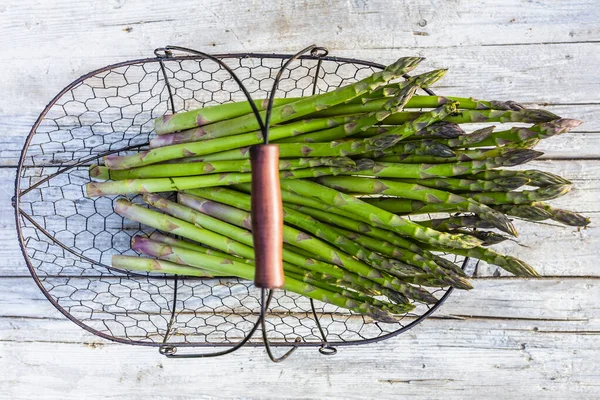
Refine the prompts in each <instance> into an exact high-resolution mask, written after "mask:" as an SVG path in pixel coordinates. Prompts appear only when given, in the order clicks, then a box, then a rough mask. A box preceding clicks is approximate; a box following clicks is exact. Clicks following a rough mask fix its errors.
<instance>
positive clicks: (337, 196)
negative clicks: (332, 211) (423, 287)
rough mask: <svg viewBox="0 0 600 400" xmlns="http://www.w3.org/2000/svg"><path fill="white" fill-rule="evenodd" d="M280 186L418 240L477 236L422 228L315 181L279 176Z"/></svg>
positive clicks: (469, 242) (467, 243) (450, 241)
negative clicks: (281, 177) (454, 234)
mask: <svg viewBox="0 0 600 400" xmlns="http://www.w3.org/2000/svg"><path fill="white" fill-rule="evenodd" d="M280 185H281V188H282V189H283V190H286V191H291V192H293V193H296V194H300V195H302V196H306V197H312V198H316V199H319V200H321V201H322V202H325V203H328V204H330V205H335V206H337V207H338V208H340V209H342V210H345V211H348V212H350V213H354V214H355V215H356V217H357V218H359V219H362V220H363V221H365V222H369V223H372V224H374V225H376V226H379V227H382V228H384V229H388V230H392V231H394V232H398V233H401V234H405V235H407V236H410V237H413V238H415V239H417V240H419V241H423V242H427V243H443V246H451V247H454V246H456V247H465V248H469V247H472V246H476V245H477V243H478V242H479V241H478V240H476V239H474V238H472V237H468V236H463V235H458V236H453V235H448V234H445V233H440V232H437V231H434V230H432V229H429V228H424V227H422V226H420V225H419V224H416V223H414V222H411V221H408V220H406V219H404V218H400V217H398V216H397V215H394V214H392V213H389V212H387V211H385V210H382V209H380V208H378V207H374V206H372V205H370V204H368V203H365V202H363V201H361V200H359V199H356V198H354V197H352V196H348V195H346V194H344V193H341V192H338V191H337V190H334V189H331V188H328V187H326V186H322V185H319V184H317V183H314V182H308V181H304V180H297V181H294V180H288V179H282V180H281V182H280Z"/></svg>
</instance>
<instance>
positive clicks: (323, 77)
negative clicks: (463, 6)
mask: <svg viewBox="0 0 600 400" xmlns="http://www.w3.org/2000/svg"><path fill="white" fill-rule="evenodd" d="M155 53H156V57H154V58H146V59H139V60H132V61H126V62H122V63H118V64H114V65H109V66H106V67H104V68H101V69H98V70H95V71H93V72H90V73H88V74H86V75H84V76H82V77H80V78H79V79H77V80H75V81H74V82H73V83H71V84H70V85H68V86H67V87H66V88H64V89H63V90H62V91H60V93H58V94H57V95H56V97H55V98H54V99H53V100H52V101H51V102H50V103H49V104H48V105H47V106H46V108H45V109H44V110H43V111H42V113H41V114H40V116H39V118H38V120H37V121H36V123H35V124H34V126H33V128H32V129H31V132H30V134H29V136H28V137H27V140H26V143H25V146H24V148H23V151H22V154H21V158H20V161H19V165H18V171H17V178H16V195H15V197H14V199H13V205H14V206H15V210H16V222H17V233H18V236H19V240H20V244H21V248H22V251H23V254H24V257H25V260H26V262H27V265H28V267H29V270H30V272H31V275H32V276H33V278H34V279H35V281H36V283H37V284H38V286H39V287H40V289H41V290H42V292H43V293H44V295H45V296H46V297H47V298H48V300H49V301H50V302H51V303H52V304H53V305H54V306H55V307H56V308H57V309H58V310H59V311H60V312H61V313H63V314H64V315H65V316H66V317H67V318H69V319H70V320H71V321H73V322H75V323H76V324H78V325H79V326H81V327H82V328H84V329H86V330H88V331H90V332H91V333H93V334H95V335H98V336H101V337H103V338H106V339H110V340H114V341H118V342H121V343H128V344H135V345H145V346H162V347H161V349H162V350H163V353H164V354H172V353H174V351H175V350H176V348H177V347H186V346H187V347H217V346H228V347H231V346H234V345H236V344H237V343H238V342H240V340H242V339H243V338H244V337H245V336H246V335H247V334H248V332H250V330H251V329H252V328H253V326H254V325H255V324H256V321H257V318H258V317H259V315H260V291H259V289H257V288H255V287H254V286H253V284H252V283H251V282H248V281H244V280H241V279H237V278H211V279H207V278H196V277H181V276H165V275H161V274H155V273H154V274H139V273H131V272H126V271H121V270H118V269H114V268H112V267H110V259H111V256H112V255H113V254H124V255H136V253H134V252H133V251H132V250H131V249H130V243H131V239H132V237H133V236H135V235H136V234H148V233H151V232H152V229H150V228H148V227H144V226H140V225H139V224H138V223H135V222H132V221H129V220H125V219H123V218H122V217H121V216H119V215H117V214H116V213H115V212H114V211H113V198H109V197H100V198H94V199H92V198H88V197H86V196H85V192H84V185H85V184H86V183H88V182H89V181H90V178H89V174H88V167H89V166H90V165H91V164H92V163H94V162H98V161H99V160H100V159H101V157H103V156H105V155H107V154H116V153H121V154H123V153H126V152H127V151H130V150H139V149H143V148H144V147H145V146H146V145H147V143H148V141H149V138H150V136H151V135H152V134H153V120H154V118H157V117H160V116H162V115H164V114H165V113H167V112H179V111H184V110H189V109H193V108H198V107H205V106H211V105H216V104H221V103H226V102H231V101H240V100H245V96H244V95H243V93H242V91H241V90H240V87H239V86H238V84H237V83H236V82H235V81H234V80H233V79H232V77H231V75H230V74H229V73H228V72H227V71H226V70H225V69H224V68H223V67H222V66H220V65H219V64H218V63H215V62H214V61H212V60H210V59H209V58H206V57H204V56H201V55H181V56H174V55H173V54H172V52H171V51H170V50H168V47H167V48H164V49H157V51H156V52H155ZM326 54H327V51H326V50H325V49H322V48H316V49H315V50H313V52H312V53H311V55H305V56H302V57H300V58H299V59H298V60H295V61H293V62H292V63H291V64H290V65H289V67H288V68H287V69H285V70H284V71H283V74H282V76H281V81H280V83H279V86H278V91H277V95H278V96H279V97H300V96H309V95H311V94H313V93H314V92H316V93H320V92H325V91H329V90H332V89H335V88H337V87H339V86H341V85H345V84H348V83H351V82H354V81H356V80H359V79H362V78H364V77H366V76H368V75H370V74H372V73H373V72H375V71H377V70H380V69H382V68H383V67H384V66H383V65H380V64H376V63H372V62H368V61H362V60H355V59H348V58H337V57H329V56H327V55H326ZM215 57H217V58H218V59H219V60H221V61H223V62H224V63H226V64H227V65H228V66H229V67H230V68H231V70H233V71H234V72H235V74H236V75H237V76H238V77H239V78H240V80H241V81H242V83H243V85H244V86H245V87H246V89H247V90H248V92H249V93H250V94H251V95H252V97H253V98H254V99H261V98H267V97H268V95H269V92H270V90H271V87H272V86H273V81H274V77H275V76H276V74H277V72H278V71H279V70H280V69H281V67H282V65H283V64H284V63H285V61H286V60H287V59H289V58H290V56H289V55H281V54H250V53H242V54H220V55H216V56H215ZM132 200H133V201H135V202H138V203H140V204H143V203H142V202H141V199H140V196H135V197H132ZM452 260H453V261H455V262H457V263H462V265H463V268H464V267H465V266H466V265H467V261H468V260H467V259H459V258H452ZM429 290H431V288H429ZM451 291H452V289H451V288H439V289H437V290H434V291H433V293H434V295H435V296H436V297H438V299H439V301H438V302H437V303H436V304H432V305H423V304H419V305H418V306H417V308H416V309H415V310H413V311H412V312H410V313H407V314H406V315H404V316H403V317H402V318H401V319H400V320H399V322H398V323H395V324H389V323H381V322H376V321H373V320H371V319H369V318H368V317H364V316H362V315H357V314H353V313H351V312H349V311H347V310H344V309H340V308H338V307H335V306H332V305H329V304H324V303H321V302H314V308H313V307H311V302H310V301H309V299H307V298H305V297H303V296H300V295H297V294H294V293H287V292H284V291H275V293H274V296H273V299H272V302H271V304H270V309H269V312H268V313H267V314H266V316H265V318H266V321H265V322H266V327H267V330H268V338H269V341H270V342H271V344H272V345H274V346H293V347H300V346H319V347H321V349H320V350H321V351H322V352H323V353H324V354H331V353H334V352H335V349H334V348H335V347H336V346H342V345H354V344H365V343H370V342H374V341H378V340H382V339H386V338H389V337H392V336H395V335H398V334H400V333H402V332H404V331H406V330H408V329H410V328H411V327H413V326H415V325H416V324H418V323H419V322H421V321H422V320H423V319H424V318H426V317H427V316H429V315H430V314H431V313H432V312H433V311H435V310H436V309H437V308H438V307H439V306H440V305H441V304H442V302H443V301H444V300H445V299H446V298H447V297H448V296H449V294H450V293H451ZM262 343H263V342H262V340H261V339H259V338H258V336H257V337H256V338H252V339H250V340H249V341H248V342H247V345H250V346H256V345H262Z"/></svg>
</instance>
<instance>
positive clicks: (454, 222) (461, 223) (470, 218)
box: [418, 215, 494, 232]
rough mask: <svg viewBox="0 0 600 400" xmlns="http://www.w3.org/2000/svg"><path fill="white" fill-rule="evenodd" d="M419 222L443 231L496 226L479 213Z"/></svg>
mask: <svg viewBox="0 0 600 400" xmlns="http://www.w3.org/2000/svg"><path fill="white" fill-rule="evenodd" d="M418 223H419V224H421V225H423V226H426V227H428V228H433V229H435V230H438V231H441V232H447V231H451V230H453V229H461V228H480V229H490V228H493V227H494V226H493V225H492V224H490V223H489V222H488V221H485V220H483V219H481V217H479V216H477V215H458V216H451V217H448V218H437V219H429V220H424V221H418Z"/></svg>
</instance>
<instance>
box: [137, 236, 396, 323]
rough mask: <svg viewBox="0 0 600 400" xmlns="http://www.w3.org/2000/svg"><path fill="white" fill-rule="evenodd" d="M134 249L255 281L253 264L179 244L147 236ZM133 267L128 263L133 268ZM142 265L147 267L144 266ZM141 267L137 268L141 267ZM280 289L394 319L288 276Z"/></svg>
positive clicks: (171, 271)
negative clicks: (226, 258) (172, 244)
mask: <svg viewBox="0 0 600 400" xmlns="http://www.w3.org/2000/svg"><path fill="white" fill-rule="evenodd" d="M133 248H134V249H136V250H138V251H140V252H143V253H144V254H148V255H152V256H154V257H157V258H160V259H163V260H166V261H170V262H176V263H178V264H179V263H181V264H184V265H188V266H191V267H199V268H203V269H206V270H208V271H211V272H213V273H217V274H222V275H230V276H237V277H240V278H242V279H247V280H254V267H253V266H252V265H248V264H245V263H241V262H237V261H233V260H224V259H222V258H220V257H216V256H211V255H208V254H205V253H199V252H195V251H193V250H189V249H184V248H181V247H175V246H170V245H167V244H164V243H159V242H154V241H152V240H150V239H145V238H141V239H140V240H136V241H135V242H134V244H133ZM132 267H133V266H130V268H132ZM143 267H146V265H144V266H143ZM143 267H140V268H139V270H142V268H143ZM162 271H163V272H166V273H172V274H177V273H178V271H179V269H173V270H162ZM283 289H285V290H288V291H290V292H294V293H299V294H302V295H304V296H307V297H310V298H312V299H315V300H319V301H322V302H324V303H329V304H333V305H336V306H338V307H342V308H346V309H348V310H350V311H354V312H358V313H360V314H365V315H368V316H370V317H371V318H373V319H376V320H378V321H382V322H393V321H395V318H394V317H393V315H392V314H390V313H389V312H387V311H384V310H382V309H380V308H377V307H374V306H372V305H370V304H368V303H357V302H356V301H355V300H353V299H350V298H347V297H345V296H343V295H341V294H339V293H332V292H329V291H326V290H324V289H322V288H319V287H316V286H312V285H308V284H306V283H304V282H302V281H298V280H296V279H293V278H291V277H286V279H285V284H284V286H283Z"/></svg>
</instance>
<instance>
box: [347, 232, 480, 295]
mask: <svg viewBox="0 0 600 400" xmlns="http://www.w3.org/2000/svg"><path fill="white" fill-rule="evenodd" d="M340 231H341V232H342V233H343V234H344V236H345V237H348V238H350V239H352V240H355V241H356V242H357V243H359V244H361V245H362V246H364V247H366V248H369V249H372V250H374V251H378V252H380V253H381V254H385V255H386V256H389V257H393V258H397V259H402V260H406V261H407V262H410V263H413V264H415V265H418V266H419V267H420V268H422V269H424V270H425V271H426V272H428V273H430V274H432V275H433V276H435V277H436V278H438V279H439V280H440V281H442V282H444V283H445V285H450V286H452V287H455V288H457V289H471V288H472V286H471V285H470V284H469V283H468V281H466V280H465V279H464V278H463V277H462V276H459V275H456V274H455V273H454V272H453V271H449V270H446V269H444V268H442V267H440V266H439V265H438V264H437V263H436V262H435V261H433V260H428V259H425V258H423V257H420V256H419V255H417V254H415V253H412V252H410V251H408V250H406V249H399V248H397V247H396V246H394V245H392V244H391V243H389V242H382V241H380V240H378V239H374V238H371V237H369V236H366V235H361V234H359V233H356V232H351V231H347V230H340ZM410 276H413V275H410Z"/></svg>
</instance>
